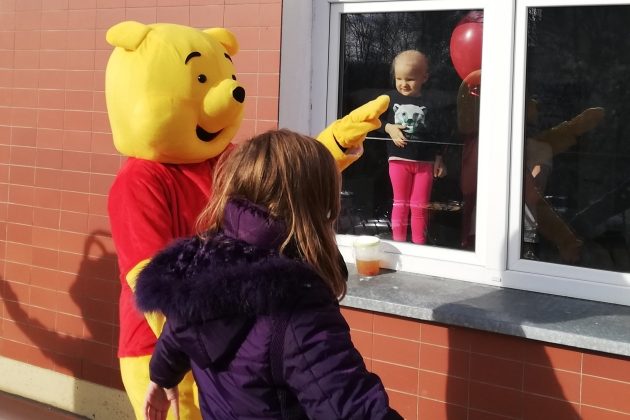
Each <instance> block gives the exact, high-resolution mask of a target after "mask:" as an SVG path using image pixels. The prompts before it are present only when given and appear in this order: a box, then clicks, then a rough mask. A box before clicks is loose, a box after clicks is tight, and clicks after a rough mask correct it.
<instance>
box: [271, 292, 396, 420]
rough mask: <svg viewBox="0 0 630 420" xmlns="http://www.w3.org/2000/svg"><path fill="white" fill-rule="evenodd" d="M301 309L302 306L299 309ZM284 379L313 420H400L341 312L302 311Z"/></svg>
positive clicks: (293, 321) (287, 346)
mask: <svg viewBox="0 0 630 420" xmlns="http://www.w3.org/2000/svg"><path fill="white" fill-rule="evenodd" d="M298 308H300V305H298ZM282 363H283V375H284V379H285V381H286V383H287V385H288V386H289V388H290V389H291V390H292V392H293V393H294V394H295V395H296V397H297V398H298V400H299V402H300V405H301V406H302V408H303V409H304V411H305V412H306V414H307V415H308V417H309V418H313V419H402V417H400V415H399V414H398V413H397V412H396V411H394V410H393V409H391V408H390V407H389V399H388V397H387V394H386V392H385V388H384V387H383V384H382V383H381V380H380V378H379V377H378V376H377V375H375V374H373V373H370V372H368V371H367V369H366V367H365V363H364V362H363V359H362V357H361V355H360V354H359V352H358V351H357V350H356V349H355V347H354V345H353V344H352V341H351V339H350V329H349V327H348V324H347V323H346V321H345V320H344V318H343V316H342V315H341V312H340V311H339V307H338V306H337V305H335V304H332V303H330V304H329V305H327V306H324V307H315V308H304V307H302V308H300V309H299V310H297V311H296V312H294V313H293V314H292V316H291V318H290V320H289V322H288V325H287V330H286V333H285V342H284V358H283V362H282Z"/></svg>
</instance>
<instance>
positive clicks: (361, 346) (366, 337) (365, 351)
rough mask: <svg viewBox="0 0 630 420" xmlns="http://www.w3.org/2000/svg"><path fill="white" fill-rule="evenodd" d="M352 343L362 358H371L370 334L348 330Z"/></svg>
mask: <svg viewBox="0 0 630 420" xmlns="http://www.w3.org/2000/svg"><path fill="white" fill-rule="evenodd" d="M350 336H351V338H352V343H353V344H354V346H355V347H356V349H357V350H358V351H359V353H361V356H363V358H368V359H371V358H372V334H371V333H368V332H364V331H358V330H350Z"/></svg>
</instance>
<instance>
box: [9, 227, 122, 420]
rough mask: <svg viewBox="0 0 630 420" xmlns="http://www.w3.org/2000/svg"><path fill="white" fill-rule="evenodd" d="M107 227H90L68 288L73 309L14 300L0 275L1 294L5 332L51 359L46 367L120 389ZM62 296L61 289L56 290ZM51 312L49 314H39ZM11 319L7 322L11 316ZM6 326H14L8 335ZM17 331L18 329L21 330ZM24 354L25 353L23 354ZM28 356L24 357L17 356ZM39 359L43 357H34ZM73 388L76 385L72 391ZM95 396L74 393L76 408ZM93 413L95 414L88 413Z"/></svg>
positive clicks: (115, 294) (115, 300) (112, 268)
mask: <svg viewBox="0 0 630 420" xmlns="http://www.w3.org/2000/svg"><path fill="white" fill-rule="evenodd" d="M108 237H111V234H110V233H109V232H105V231H94V232H92V233H91V234H90V235H89V236H88V237H87V240H86V242H85V244H84V248H83V258H82V260H81V264H80V267H79V269H78V272H77V274H76V279H75V281H74V282H73V283H72V285H71V286H70V288H69V297H70V299H71V300H72V303H68V304H67V305H65V307H72V308H73V312H74V313H73V314H66V313H63V312H62V311H61V310H59V309H57V308H58V306H57V304H59V302H56V304H53V305H51V307H52V308H54V312H51V311H45V312H44V311H42V310H38V309H39V308H36V307H34V306H29V305H25V304H24V303H23V302H20V301H19V300H18V296H17V294H16V291H15V290H14V287H13V286H12V283H11V282H9V281H6V280H4V279H2V278H0V295H1V296H2V299H3V300H4V306H5V307H6V315H5V318H8V320H9V323H7V322H6V320H5V331H4V335H5V337H7V336H9V338H10V339H11V340H14V341H20V342H22V343H23V344H26V345H29V346H36V347H37V348H38V350H39V353H40V354H41V355H43V356H44V358H47V359H48V360H50V361H51V362H52V364H53V366H52V367H51V366H50V365H49V364H47V363H46V362H43V364H44V366H42V367H45V368H48V369H53V370H54V371H57V372H60V373H63V374H67V375H71V376H73V377H75V378H78V379H83V380H86V381H89V382H93V383H97V384H99V385H103V386H107V387H110V388H115V389H123V387H122V382H121V380H120V374H119V371H118V370H119V368H118V359H117V357H116V350H117V339H118V294H119V288H120V286H119V281H118V277H117V275H116V273H117V272H118V270H117V265H116V255H115V254H114V253H112V252H109V251H108V250H107V247H106V246H105V244H104V242H103V240H104V239H106V238H108ZM57 296H58V297H59V299H62V298H63V297H62V296H63V294H61V293H59V294H57ZM45 313H51V314H52V315H53V316H54V320H51V319H43V315H44V314H45ZM10 321H12V322H10ZM8 328H15V329H19V331H17V330H16V331H15V332H14V333H12V334H10V335H9V332H8V331H7V329H8ZM20 332H21V334H20ZM26 357H28V356H26ZM22 361H25V362H27V363H28V362H29V361H28V360H24V359H23V360H22ZM32 364H37V365H41V364H42V363H41V362H40V363H37V361H35V363H32ZM77 389H80V388H75V392H76V390H77ZM94 397H95V396H81V395H76V394H75V396H74V400H75V401H74V402H75V404H74V407H75V409H77V410H80V409H81V408H82V409H83V410H82V411H83V412H84V413H85V410H86V409H87V410H89V407H86V406H85V405H86V403H85V402H86V401H90V400H94ZM90 417H95V415H90Z"/></svg>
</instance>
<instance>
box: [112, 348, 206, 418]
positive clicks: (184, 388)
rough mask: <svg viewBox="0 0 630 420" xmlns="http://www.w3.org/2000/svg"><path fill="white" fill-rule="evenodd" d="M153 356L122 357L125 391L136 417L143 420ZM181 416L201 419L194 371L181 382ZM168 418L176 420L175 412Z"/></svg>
mask: <svg viewBox="0 0 630 420" xmlns="http://www.w3.org/2000/svg"><path fill="white" fill-rule="evenodd" d="M150 360H151V356H140V357H123V358H121V359H120V374H121V376H122V381H123V385H124V386H125V391H126V392H127V396H128V397H129V401H131V405H132V407H133V411H134V413H135V415H136V419H138V420H143V419H144V413H143V412H142V406H143V405H144V398H145V396H146V392H147V387H148V386H149V361H150ZM179 416H180V419H181V420H201V412H200V411H199V399H198V394H197V386H196V385H195V382H194V380H193V376H192V372H188V374H187V375H186V376H185V377H184V380H183V381H182V382H181V383H180V384H179ZM168 420H174V417H173V413H172V412H169V413H168Z"/></svg>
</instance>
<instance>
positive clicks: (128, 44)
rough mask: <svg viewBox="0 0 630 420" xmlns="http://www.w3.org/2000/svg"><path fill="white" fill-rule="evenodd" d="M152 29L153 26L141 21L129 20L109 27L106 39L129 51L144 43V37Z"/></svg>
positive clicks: (115, 45) (111, 43)
mask: <svg viewBox="0 0 630 420" xmlns="http://www.w3.org/2000/svg"><path fill="white" fill-rule="evenodd" d="M149 31H151V27H150V26H147V25H145V24H143V23H140V22H135V21H133V20H128V21H125V22H120V23H117V24H116V25H114V26H112V27H111V28H109V30H108V31H107V35H105V39H107V42H108V43H109V44H110V45H112V46H114V47H121V48H124V49H126V50H128V51H134V50H135V49H136V48H138V47H139V46H140V44H142V41H144V38H145V37H146V36H147V34H148V33H149Z"/></svg>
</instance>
